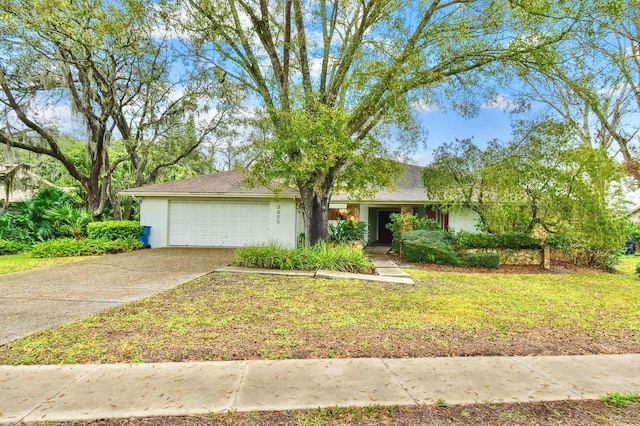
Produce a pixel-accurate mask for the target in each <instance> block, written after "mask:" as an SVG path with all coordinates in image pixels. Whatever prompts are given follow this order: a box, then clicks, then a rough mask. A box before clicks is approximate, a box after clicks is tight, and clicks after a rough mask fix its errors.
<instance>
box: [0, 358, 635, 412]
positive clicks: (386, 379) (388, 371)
mask: <svg viewBox="0 0 640 426" xmlns="http://www.w3.org/2000/svg"><path fill="white" fill-rule="evenodd" d="M616 391H617V392H624V391H634V392H638V391H640V354H631V355H593V356H552V357H469V358H419V359H416V358H413V359H411V358H410V359H378V358H361V359H322V360H284V361H230V362H198V363H164V364H115V365H106V364H105V365H43V366H18V367H11V366H0V423H14V422H19V421H23V422H35V421H44V420H48V421H71V420H86V419H99V418H116V417H150V416H171V415H188V414H205V413H209V412H223V411H227V410H236V411H264V410H289V409H305V408H318V407H330V406H368V405H374V404H378V405H418V404H433V403H435V402H436V401H438V400H439V399H443V400H444V401H446V402H447V403H448V404H469V403H475V402H526V401H550V400H563V399H595V398H598V397H599V396H601V395H604V394H606V393H608V392H616Z"/></svg>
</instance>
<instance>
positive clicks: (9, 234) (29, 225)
mask: <svg viewBox="0 0 640 426" xmlns="http://www.w3.org/2000/svg"><path fill="white" fill-rule="evenodd" d="M34 234H35V232H34V224H33V222H32V221H31V220H30V218H29V216H27V215H24V214H18V213H12V212H6V213H2V214H0V239H3V240H9V241H15V242H19V243H24V244H33V242H34Z"/></svg>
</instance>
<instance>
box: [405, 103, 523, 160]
mask: <svg viewBox="0 0 640 426" xmlns="http://www.w3.org/2000/svg"><path fill="white" fill-rule="evenodd" d="M416 114H417V116H418V118H419V120H420V121H421V122H422V125H423V126H424V128H425V129H426V130H427V131H428V135H427V149H426V151H425V150H422V149H420V151H419V152H418V153H416V155H414V156H413V158H414V161H415V162H416V164H417V165H420V166H425V165H427V164H428V163H429V162H430V161H431V159H432V158H433V150H434V149H435V148H437V147H438V146H440V145H442V144H443V143H445V142H451V141H454V140H455V139H466V138H472V139H473V141H474V142H475V143H476V144H478V145H484V144H485V143H486V142H488V141H490V140H492V139H499V140H500V141H502V142H505V143H506V142H508V141H509V139H510V137H511V115H510V114H509V111H505V110H503V109H501V108H497V107H494V108H482V109H481V110H480V112H479V113H478V115H476V116H474V117H471V118H468V117H462V116H460V115H459V114H457V113H455V112H453V111H429V112H416Z"/></svg>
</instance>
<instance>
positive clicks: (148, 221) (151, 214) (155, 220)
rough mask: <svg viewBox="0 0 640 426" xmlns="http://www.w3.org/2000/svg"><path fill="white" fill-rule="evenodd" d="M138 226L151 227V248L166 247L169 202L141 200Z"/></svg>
mask: <svg viewBox="0 0 640 426" xmlns="http://www.w3.org/2000/svg"><path fill="white" fill-rule="evenodd" d="M140 224H141V225H143V226H150V227H151V234H149V245H151V248H158V247H166V246H167V243H168V232H167V231H168V228H169V200H167V199H166V198H143V199H141V200H140Z"/></svg>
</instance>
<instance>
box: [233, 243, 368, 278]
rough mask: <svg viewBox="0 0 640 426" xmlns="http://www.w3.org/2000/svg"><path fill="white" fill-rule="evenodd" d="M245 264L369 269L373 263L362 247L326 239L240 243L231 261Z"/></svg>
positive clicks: (271, 266)
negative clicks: (299, 243) (301, 243)
mask: <svg viewBox="0 0 640 426" xmlns="http://www.w3.org/2000/svg"><path fill="white" fill-rule="evenodd" d="M234 263H235V264H236V265H238V266H244V267H247V268H267V269H302V270H309V271H313V270H318V269H328V270H332V271H342V272H356V273H358V272H360V273H369V272H371V270H372V269H373V264H372V263H371V261H370V260H369V258H368V257H367V256H366V255H365V254H364V253H363V251H362V250H359V249H356V248H353V247H349V246H346V245H336V246H331V245H328V244H325V243H320V244H317V245H315V246H313V247H298V248H296V249H288V248H285V247H282V246H280V245H278V244H270V245H266V246H250V247H242V248H239V249H238V250H236V259H235V262H234Z"/></svg>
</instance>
